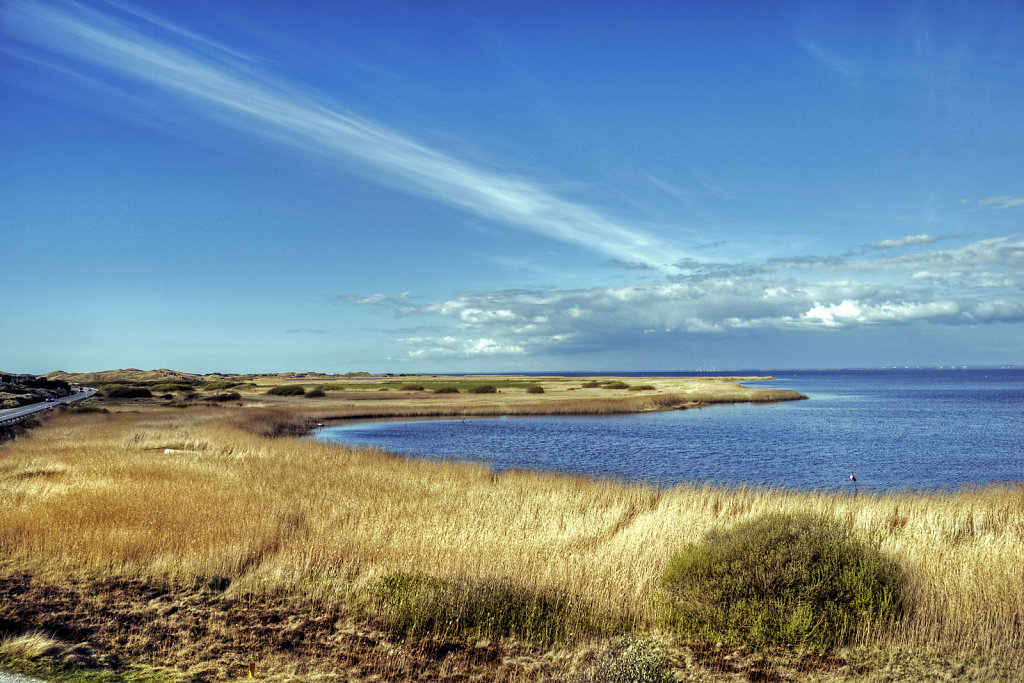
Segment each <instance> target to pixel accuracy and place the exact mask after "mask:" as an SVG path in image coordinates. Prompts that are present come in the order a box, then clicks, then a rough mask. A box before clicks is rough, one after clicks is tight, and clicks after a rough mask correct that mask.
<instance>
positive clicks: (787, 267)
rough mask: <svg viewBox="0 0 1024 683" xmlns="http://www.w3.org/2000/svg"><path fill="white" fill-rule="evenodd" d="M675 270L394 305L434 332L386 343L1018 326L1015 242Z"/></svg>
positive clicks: (506, 346)
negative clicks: (643, 279) (643, 277)
mask: <svg viewBox="0 0 1024 683" xmlns="http://www.w3.org/2000/svg"><path fill="white" fill-rule="evenodd" d="M905 239H906V238H904V239H901V240H893V241H894V242H903V241H904V240H905ZM913 242H914V240H912V239H911V240H910V243H913ZM679 265H680V267H681V268H682V269H683V270H684V271H685V270H686V269H687V268H690V269H691V270H692V273H691V274H690V275H689V276H686V275H684V276H680V277H676V278H672V279H671V280H670V281H666V282H660V283H653V284H652V283H644V284H636V285H631V286H625V287H594V288H588V289H575V290H504V291H497V292H479V293H472V294H465V295H462V296H458V297H454V298H451V299H446V300H443V301H434V302H428V303H422V304H418V305H416V306H412V307H410V306H403V307H402V311H401V313H402V315H416V316H422V317H425V318H431V319H434V320H437V321H440V324H439V329H438V334H435V335H416V336H401V337H400V338H399V339H397V340H396V344H397V345H398V346H400V347H405V348H406V349H407V353H408V354H409V357H410V358H416V359H422V358H427V357H432V356H435V357H449V358H451V357H463V358H465V357H469V356H472V355H490V356H502V355H508V354H551V355H558V354H573V353H581V352H589V351H600V350H602V349H604V348H605V345H606V344H607V343H608V342H607V340H608V339H609V338H614V339H615V343H617V344H622V343H623V340H624V339H627V340H629V339H632V340H633V341H634V342H635V343H640V341H641V340H642V339H644V338H645V337H650V336H652V335H653V336H657V335H662V336H670V337H671V336H679V335H687V334H718V333H723V332H730V331H739V330H841V329H849V328H855V327H862V326H883V325H905V324H911V323H920V322H929V323H933V324H937V325H985V324H993V323H1022V322H1024V296H1022V291H1024V240H1022V239H1021V238H1020V237H1012V236H1011V237H1000V238H995V239H989V240H981V241H976V242H973V243H970V244H966V245H963V246H961V247H957V248H955V249H948V250H933V251H926V252H923V253H916V254H906V255H901V256H881V257H876V258H843V257H803V258H794V259H775V260H771V261H766V262H764V263H758V264H740V265H736V264H697V263H695V262H694V263H687V262H683V263H681V264H679ZM380 302H381V303H385V302H386V299H383V298H382V299H381V300H380ZM367 303H370V301H369V300H367ZM392 310H395V309H392ZM395 312H396V313H398V311H397V310H395Z"/></svg>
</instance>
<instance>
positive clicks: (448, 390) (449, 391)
mask: <svg viewBox="0 0 1024 683" xmlns="http://www.w3.org/2000/svg"><path fill="white" fill-rule="evenodd" d="M434 393H435V394H457V393H459V388H458V387H453V386H447V387H438V388H437V389H434Z"/></svg>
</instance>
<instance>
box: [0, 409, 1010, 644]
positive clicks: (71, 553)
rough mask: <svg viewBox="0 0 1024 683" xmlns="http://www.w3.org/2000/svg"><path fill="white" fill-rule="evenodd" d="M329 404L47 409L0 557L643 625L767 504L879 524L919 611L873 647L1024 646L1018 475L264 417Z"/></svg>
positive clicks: (10, 499)
mask: <svg viewBox="0 0 1024 683" xmlns="http://www.w3.org/2000/svg"><path fill="white" fill-rule="evenodd" d="M642 398H643V397H638V400H641V399H642ZM332 410H333V409H332ZM322 417H324V415H322V414H321V415H317V414H316V413H315V412H313V411H305V412H304V413H297V412H296V411H283V410H276V411H275V410H272V409H271V410H264V409H258V408H248V409H239V410H225V409H192V410H188V411H176V410H173V409H166V410H162V411H161V410H154V411H151V412H143V413H137V414H129V413H112V414H109V415H96V414H81V415H72V414H66V415H59V416H55V417H53V418H51V419H49V420H48V421H47V423H46V425H45V426H44V427H43V428H41V429H38V430H35V431H34V432H33V433H32V434H31V436H29V437H27V438H21V439H18V440H16V441H14V442H11V443H8V444H6V445H5V446H3V447H2V448H0V558H2V559H0V566H2V567H3V569H4V570H6V571H27V572H31V573H33V574H36V575H40V576H48V577H59V576H61V575H62V574H67V573H95V572H103V573H106V574H111V575H130V576H145V577H157V578H161V579H166V580H169V581H208V580H210V579H224V580H225V581H230V582H231V588H230V590H252V591H264V590H287V591H294V590H300V591H306V592H309V593H317V594H322V595H323V596H327V597H330V596H336V597H343V596H344V595H345V594H346V593H349V594H350V593H352V592H353V591H358V588H359V586H360V585H366V584H367V583H369V582H372V581H374V580H375V579H377V578H378V577H380V576H383V575H386V574H391V573H395V572H403V573H411V574H414V573H424V574H427V575H430V576H435V577H439V578H453V579H470V580H473V579H476V580H486V581H492V580H499V581H512V582H528V583H529V584H530V585H531V586H533V587H535V588H536V589H537V590H544V591H555V592H562V593H567V594H572V595H577V596H580V597H581V598H583V599H585V600H587V601H589V602H590V603H592V604H594V605H596V606H598V607H600V608H601V609H602V610H604V611H607V612H608V613H611V614H614V615H616V616H617V618H620V619H622V620H623V621H624V622H626V623H628V624H631V625H632V626H634V627H635V628H639V629H646V628H652V627H654V626H655V622H656V615H655V613H654V612H655V610H654V608H652V596H653V595H654V594H655V593H656V591H657V590H658V588H657V580H658V577H659V575H660V574H661V573H662V572H663V571H664V569H665V567H666V565H667V563H668V560H669V557H670V556H671V554H672V553H673V552H674V551H675V550H676V549H678V548H679V547H680V546H681V545H682V544H684V543H686V542H688V541H697V540H698V539H700V538H701V537H702V536H703V534H704V533H705V532H706V531H707V530H709V529H710V528H712V527H714V526H716V525H723V524H725V525H729V524H733V523H735V522H738V521H741V520H745V519H749V518H752V517H754V516H757V515H761V514H764V513H768V512H811V513H818V514H826V515H829V516H832V517H834V518H836V519H838V520H840V521H841V522H842V523H843V524H846V525H848V527H849V528H850V529H852V530H854V531H855V532H857V533H858V534H862V535H864V536H866V537H869V538H871V539H873V540H874V541H876V542H877V543H878V544H879V546H880V548H881V549H882V550H883V551H884V552H886V553H889V554H890V555H891V556H893V557H894V558H895V559H897V561H898V562H899V563H900V564H901V565H902V566H903V568H904V569H905V571H906V573H907V575H908V581H909V586H908V590H909V594H910V599H911V601H912V603H913V605H914V608H913V610H912V611H911V612H910V613H909V614H907V615H906V616H905V617H904V618H903V619H902V620H901V621H899V622H898V623H897V624H895V625H894V626H893V627H892V628H891V630H889V631H887V632H886V633H883V634H874V635H865V636H864V638H865V639H866V640H865V644H868V645H880V646H883V647H888V646H899V647H909V648H917V649H923V650H939V649H942V650H945V651H948V652H960V653H963V654H964V655H970V656H983V657H986V656H987V657H994V658H999V659H1001V660H1002V661H1020V653H1021V652H1022V651H1024V589H1022V585H1024V581H1022V579H1024V574H1022V572H1024V569H1022V568H1024V514H1022V512H1024V487H1022V486H1020V485H1004V486H989V487H985V488H978V489H969V490H962V491H958V492H952V493H938V494H936V493H930V494H921V493H911V492H903V493H887V494H880V495H864V494H862V495H859V496H856V497H853V496H851V495H848V494H839V493H827V492H807V491H795V490H787V489H772V488H736V489H726V488H719V487H715V486H702V485H699V484H693V485H680V486H677V487H674V488H670V489H666V490H659V489H656V488H653V487H650V486H645V485H642V484H624V483H621V482H615V481H603V480H594V479H590V478H585V477H577V476H565V475H556V474H546V473H538V472H528V471H511V472H503V473H500V474H495V473H493V472H491V471H490V470H489V469H488V468H486V467H484V466H481V465H473V464H463V463H451V462H436V461H428V460H420V459H407V458H401V457H396V456H392V455H388V454H386V453H383V452H380V451H377V450H373V449H349V448H345V447H341V446H336V445H329V444H324V443H319V442H316V441H313V440H309V439H300V438H294V437H284V438H270V437H267V436H262V435H261V433H272V432H273V433H287V432H288V431H289V430H294V428H295V426H296V425H297V424H298V425H301V424H308V422H309V421H311V420H315V419H318V418H322ZM267 425H278V426H279V427H282V429H283V431H282V430H277V429H270V430H269V431H268V429H267Z"/></svg>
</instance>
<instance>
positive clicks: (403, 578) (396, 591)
mask: <svg viewBox="0 0 1024 683" xmlns="http://www.w3.org/2000/svg"><path fill="white" fill-rule="evenodd" d="M371 596H372V602H373V608H374V610H375V611H376V612H377V614H379V615H380V616H382V617H383V618H384V619H385V620H386V621H387V622H388V624H389V625H390V627H391V628H393V629H395V630H396V631H400V632H403V633H408V634H417V635H423V634H435V635H439V636H442V637H455V638H464V639H466V640H477V639H481V638H488V639H498V638H508V637H514V638H517V639H519V640H522V641H524V642H527V643H536V644H551V643H555V642H566V641H568V640H570V639H571V638H573V637H577V636H580V635H584V634H598V633H606V632H608V631H609V630H610V629H608V627H607V626H605V625H603V624H602V623H601V622H600V621H599V620H597V619H595V618H594V613H593V610H592V609H591V607H590V606H589V605H587V604H585V603H584V602H583V601H581V600H579V599H577V598H575V597H574V596H570V595H562V594H555V593H550V592H541V591H537V590H535V589H533V588H528V587H526V586H522V585H518V584H514V583H511V582H508V581H470V580H466V579H461V580H452V579H438V578H434V577H431V576H426V575H424V574H390V575H388V576H384V577H382V578H381V579H380V580H379V581H378V582H377V583H376V584H375V585H374V586H373V588H372V589H371Z"/></svg>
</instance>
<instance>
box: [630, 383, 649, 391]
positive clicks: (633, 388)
mask: <svg viewBox="0 0 1024 683" xmlns="http://www.w3.org/2000/svg"><path fill="white" fill-rule="evenodd" d="M629 390H630V391H654V386H653V385H651V384H634V385H633V386H631V387H629Z"/></svg>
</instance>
